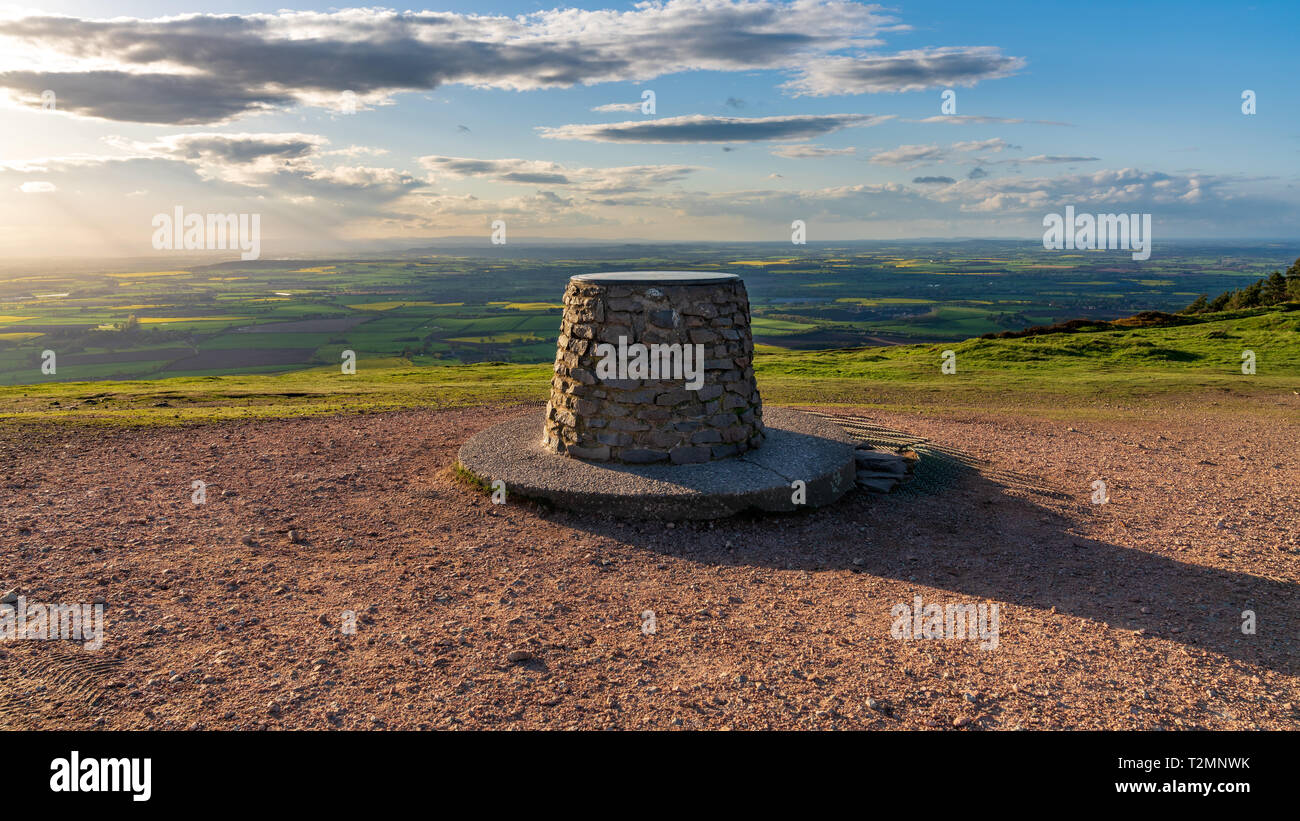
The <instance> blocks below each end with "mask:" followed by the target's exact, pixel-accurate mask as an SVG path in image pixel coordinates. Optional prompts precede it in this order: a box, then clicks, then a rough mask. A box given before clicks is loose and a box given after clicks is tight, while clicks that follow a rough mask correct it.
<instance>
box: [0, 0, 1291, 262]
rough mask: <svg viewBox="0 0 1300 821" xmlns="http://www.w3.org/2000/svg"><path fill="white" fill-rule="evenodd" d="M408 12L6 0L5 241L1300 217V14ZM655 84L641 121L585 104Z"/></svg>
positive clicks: (2, 64) (1229, 226) (928, 231)
mask: <svg viewBox="0 0 1300 821" xmlns="http://www.w3.org/2000/svg"><path fill="white" fill-rule="evenodd" d="M420 8H423V9H427V10H428V11H430V12H434V13H435V14H432V15H428V16H423V17H421V16H416V17H411V16H402V15H396V14H392V13H388V12H385V11H383V10H382V9H370V10H366V11H355V10H353V11H336V10H334V9H332V8H330V7H318V6H312V5H304V4H284V3H274V4H270V5H262V4H255V3H223V4H221V5H202V6H200V5H193V4H189V3H159V2H137V3H132V2H119V3H112V4H108V3H85V2H47V3H43V4H38V8H37V9H35V10H33V9H31V8H6V7H4V6H0V250H3V251H5V252H6V253H11V254H13V253H18V252H19V251H21V250H26V251H28V252H30V251H31V249H32V247H33V246H34V245H35V246H36V247H37V248H38V249H40V250H38V251H37V252H35V253H30V254H24V255H40V254H41V253H46V254H50V255H55V254H60V253H68V254H97V253H99V254H105V255H116V254H132V253H134V252H136V251H141V250H147V243H148V238H149V235H150V232H149V219H150V216H151V215H152V214H156V213H160V212H170V211H171V209H172V208H173V207H174V206H175V205H181V206H183V207H185V208H186V209H187V210H191V211H200V212H230V211H240V212H258V213H262V214H263V219H262V225H263V232H264V234H265V235H266V236H267V237H268V241H267V242H266V243H265V244H266V247H268V248H269V249H271V250H272V251H274V250H275V249H277V248H278V249H281V250H284V251H295V252H300V251H304V250H306V251H311V250H321V251H325V250H330V249H331V248H332V247H338V246H339V245H340V244H341V243H343V242H345V241H346V242H363V241H366V240H372V239H381V238H382V239H394V238H403V237H410V238H413V239H415V238H427V237H436V236H465V235H478V234H481V235H483V236H484V237H486V236H487V234H488V231H489V228H488V226H489V225H490V223H491V222H492V221H493V220H494V219H504V220H506V222H507V223H508V225H509V226H510V230H511V235H512V237H514V238H523V237H590V238H599V239H642V240H655V239H659V240H711V241H733V240H746V239H779V238H782V237H784V236H788V234H789V225H790V222H791V221H792V220H794V219H803V220H805V221H806V222H807V223H808V234H809V239H812V240H817V239H827V240H829V239H853V238H863V239H876V238H905V237H916V236H926V237H966V236H998V237H1024V238H1026V239H1033V238H1036V237H1039V236H1041V234H1042V228H1041V224H1042V222H1041V221H1042V218H1043V216H1044V214H1046V213H1049V212H1060V211H1062V210H1063V209H1064V207H1065V206H1066V205H1071V204H1072V205H1075V206H1076V208H1078V209H1079V210H1085V211H1096V212H1119V211H1128V212H1137V211H1140V212H1145V213H1151V214H1152V215H1153V219H1154V223H1155V225H1156V232H1157V234H1156V238H1157V242H1158V241H1159V239H1160V238H1162V237H1165V238H1176V237H1224V238H1247V237H1270V238H1284V239H1285V238H1290V237H1293V236H1294V234H1295V225H1296V224H1297V216H1300V208H1298V206H1300V189H1298V188H1297V183H1298V182H1300V173H1298V172H1300V162H1298V160H1300V95H1298V94H1297V92H1296V91H1295V84H1294V69H1293V66H1292V65H1291V64H1290V60H1289V56H1290V55H1291V54H1292V53H1293V50H1294V43H1293V40H1294V35H1295V32H1297V31H1300V10H1297V9H1298V8H1300V4H1295V3H1260V4H1255V5H1251V6H1246V7H1240V8H1233V7H1230V6H1226V5H1224V4H1208V3H1155V4H1145V5H1141V6H1135V5H1130V4H1125V3H1091V4H1087V6H1086V8H1085V9H1084V10H1082V11H1081V10H1080V9H1079V7H1078V6H1076V5H1073V4H1059V5H1058V4H1044V3H1019V2H1000V3H997V4H972V3H940V2H924V3H907V4H904V5H897V6H870V5H865V4H856V3H842V2H813V1H812V0H802V1H800V0H796V2H794V3H782V2H777V0H753V1H752V2H736V0H672V2H668V3H664V4H657V5H654V6H647V5H640V6H637V5H634V4H627V3H600V2H596V3H586V4H582V5H579V6H575V7H563V8H564V9H567V11H564V10H554V7H552V6H549V5H543V4H535V3H518V2H508V3H493V4H466V3H450V4H437V5H428V6H423V7H420ZM278 9H289V10H296V11H300V12H304V13H303V14H296V15H295V14H287V15H284V14H279V13H278V12H277V10H278ZM188 14H196V15H200V16H198V17H191V18H184V17H178V15H188ZM475 15H477V16H475ZM520 15H522V17H521V16H520ZM110 18H111V22H108V21H109V19H110ZM159 18H161V19H159ZM453 32H454V33H453ZM354 88H355V91H354V90H353V89H354ZM46 89H49V90H52V91H54V92H55V99H56V103H55V107H54V110H53V111H49V110H42V107H41V97H40V94H41V92H42V91H43V90H46ZM646 89H649V90H652V91H653V92H654V94H655V96H656V99H655V103H656V111H655V113H654V114H653V115H651V116H647V115H645V114H643V113H642V112H641V111H640V110H639V108H638V109H634V110H627V111H596V110H593V109H597V108H598V107H600V106H607V105H609V104H620V103H621V104H631V103H639V102H640V99H641V93H642V91H643V90H646ZM945 89H953V90H954V91H955V93H956V113H957V115H958V116H957V118H947V119H944V118H942V116H941V111H940V104H941V96H940V95H941V93H942V92H943V91H944V90H945ZM1244 89H1251V90H1253V91H1254V92H1255V93H1256V95H1257V113H1255V114H1254V115H1253V116H1247V115H1244V114H1243V113H1242V111H1241V104H1242V103H1241V94H1242V91H1243V90H1244ZM345 95H355V96H353V97H352V99H353V100H356V101H357V105H356V110H355V113H350V109H349V107H348V105H347V96H345ZM620 123H622V124H625V125H623V126H618V127H615V128H613V129H608V128H603V126H608V125H611V124H620ZM142 245H143V246H144V248H141V246H142Z"/></svg>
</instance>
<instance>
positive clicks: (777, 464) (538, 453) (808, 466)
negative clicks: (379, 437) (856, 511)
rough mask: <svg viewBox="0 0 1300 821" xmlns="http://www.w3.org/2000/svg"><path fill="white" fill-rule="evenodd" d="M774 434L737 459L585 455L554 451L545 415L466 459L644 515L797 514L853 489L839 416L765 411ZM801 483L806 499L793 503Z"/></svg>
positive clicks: (495, 475)
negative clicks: (623, 459) (548, 444)
mask: <svg viewBox="0 0 1300 821" xmlns="http://www.w3.org/2000/svg"><path fill="white" fill-rule="evenodd" d="M763 423H764V427H765V428H766V432H767V440H766V441H765V442H764V443H763V446H762V447H760V448H758V449H757V450H752V451H748V452H746V453H745V454H743V455H741V456H737V457H735V458H732V459H723V460H720V461H716V462H705V463H702V464H694V465H669V464H653V465H625V464H612V463H608V462H585V461H582V460H580V459H574V458H571V457H568V456H560V455H558V454H555V453H551V452H549V451H548V450H547V449H546V448H545V446H544V445H543V444H542V414H541V413H536V414H533V413H529V414H526V415H524V416H520V417H517V418H515V419H511V420H509V421H507V422H502V423H501V424H499V425H493V426H492V427H490V428H488V429H487V430H483V431H480V432H479V433H477V434H475V435H474V436H473V437H472V438H471V439H470V440H469V441H468V442H466V443H465V444H464V445H463V446H462V447H461V449H460V457H459V461H460V465H461V466H462V467H463V468H465V469H466V470H468V471H469V472H470V473H472V474H474V476H476V477H478V478H479V479H482V480H485V481H487V482H489V483H491V482H493V481H495V480H497V479H500V480H502V481H504V482H505V487H506V493H507V495H509V494H517V495H519V496H524V497H527V498H533V499H542V500H545V501H548V502H550V503H552V504H554V505H556V506H557V507H563V508H567V509H570V510H578V511H582V512H588V513H595V514H608V515H612V516H621V517H627V518H642V519H664V520H672V519H717V518H721V517H723V516H730V515H732V514H735V513H739V512H741V511H743V510H748V509H751V508H752V509H757V510H763V511H777V512H791V511H795V510H800V509H803V508H809V507H820V506H822V505H827V504H830V503H831V502H834V501H835V500H837V499H839V498H840V497H841V496H843V495H844V494H845V493H847V492H848V491H849V490H850V489H851V488H852V487H853V486H854V477H855V475H856V474H855V462H854V458H853V445H854V442H853V439H851V438H850V437H849V436H848V434H846V433H845V432H844V431H843V429H841V428H840V427H839V426H838V425H836V424H835V423H834V422H831V421H829V420H826V419H820V418H818V417H816V416H811V415H809V414H806V413H800V412H799V411H794V410H788V409H786V408H774V407H770V406H769V407H765V408H763ZM795 481H803V482H804V483H805V486H806V499H805V500H804V502H803V504H796V503H795V501H794V498H793V497H794V495H795V492H796V491H795V488H794V487H792V486H791V485H792V483H794V482H795Z"/></svg>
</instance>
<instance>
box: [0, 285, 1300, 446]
mask: <svg viewBox="0 0 1300 821" xmlns="http://www.w3.org/2000/svg"><path fill="white" fill-rule="evenodd" d="M947 350H951V351H952V352H953V353H954V354H955V357H956V365H957V372H956V373H955V374H944V373H942V372H941V370H940V364H941V362H942V357H943V352H944V351H947ZM1246 350H1250V351H1253V352H1254V354H1255V357H1256V373H1255V374H1253V375H1246V374H1243V373H1242V362H1243V360H1242V352H1243V351H1246ZM757 370H758V375H759V387H760V389H761V390H762V392H763V397H764V400H765V401H766V402H769V403H773V404H778V403H779V404H801V403H809V404H814V403H815V404H854V405H869V406H878V407H883V408H890V409H898V410H926V409H936V408H945V409H952V408H962V407H969V408H989V407H998V408H1004V409H1008V410H1014V409H1018V408H1023V409H1026V410H1030V411H1033V412H1035V413H1046V414H1052V413H1067V412H1068V413H1070V414H1073V415H1077V414H1078V413H1079V411H1080V409H1081V408H1084V409H1091V411H1090V412H1097V411H1098V410H1099V409H1100V408H1104V407H1106V406H1111V407H1114V406H1116V405H1119V404H1124V403H1129V404H1131V403H1151V402H1161V401H1184V400H1187V399H1191V398H1194V397H1196V396H1197V395H1200V396H1202V397H1203V395H1204V393H1205V392H1206V391H1210V392H1211V393H1212V394H1214V395H1215V396H1216V397H1219V398H1221V399H1223V400H1225V401H1226V404H1225V408H1227V407H1230V406H1232V405H1234V404H1235V402H1234V401H1233V400H1234V399H1235V400H1237V401H1240V402H1249V403H1252V408H1253V409H1256V410H1259V411H1263V412H1273V411H1276V412H1285V413H1294V407H1295V401H1294V400H1295V398H1296V397H1297V394H1296V391H1297V390H1300V305H1297V304H1291V305H1285V306H1281V307H1277V308H1271V309H1254V310H1246V311H1236V312H1230V313H1219V314H1209V315H1200V316H1197V317H1195V318H1193V319H1192V320H1191V321H1189V322H1188V323H1187V324H1183V325H1178V326H1172V327H1132V328H1114V329H1108V330H1092V331H1087V330H1085V331H1080V332H1076V333H1064V332H1063V333H1049V334H1041V335H1037V336H1029V337H1024V338H1019V339H968V340H966V341H964V342H954V343H943V344H938V345H903V346H897V347H888V348H879V347H877V348H857V349H849V350H835V351H808V352H779V353H760V354H759V355H758V357H757ZM549 377H550V368H549V366H546V365H516V364H499V363H484V364H477V365H448V366H435V367H429V366H423V367H414V366H412V365H410V363H408V362H405V361H403V360H400V359H369V360H367V359H362V360H361V361H360V362H359V363H358V368H357V373H356V374H355V375H343V374H341V373H340V372H339V370H338V368H336V367H330V368H320V369H315V370H305V371H295V372H291V373H285V374H279V375H267V374H234V375H228V376H202V377H180V378H173V379H162V380H147V381H120V382H51V383H48V384H44V385H21V386H13V387H0V419H24V420H45V421H50V422H100V423H106V424H185V423H192V422H208V421H220V420H230V419H249V418H258V417H285V416H308V415H318V414H330V413H368V412H375V411H382V410H394V409H401V408H413V407H451V406H457V405H474V404H481V403H489V402H494V403H500V402H514V401H532V400H540V399H544V398H545V397H546V392H547V384H548V380H549ZM1270 397H1272V398H1273V399H1274V400H1275V401H1269V398H1270ZM1261 400H1262V401H1261ZM1216 401H1218V400H1217V399H1216Z"/></svg>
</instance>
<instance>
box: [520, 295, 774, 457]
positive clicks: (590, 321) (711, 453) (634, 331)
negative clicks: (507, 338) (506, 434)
mask: <svg viewBox="0 0 1300 821" xmlns="http://www.w3.org/2000/svg"><path fill="white" fill-rule="evenodd" d="M620 338H621V339H620ZM620 342H621V343H622V345H620ZM601 343H608V344H609V346H610V348H603V349H602V350H603V352H604V353H605V354H606V355H610V354H609V352H610V350H611V349H613V350H614V351H621V350H626V349H628V348H630V347H631V346H634V345H637V344H640V345H644V346H647V348H650V347H651V346H661V348H660V349H661V350H662V346H673V345H676V346H680V348H679V350H684V349H685V348H686V347H687V346H690V347H691V351H690V353H691V354H695V353H702V354H703V357H702V359H703V361H702V362H698V361H695V364H696V365H697V367H699V368H702V371H703V381H702V383H699V384H698V389H692V388H691V387H690V380H689V379H685V378H683V377H676V378H675V377H674V374H673V373H658V374H657V376H658V378H656V379H650V378H610V377H611V370H610V369H611V367H612V366H613V365H614V364H615V363H612V362H605V363H601V360H603V359H604V358H605V357H604V356H598V354H597V346H598V345H601ZM633 350H635V349H633ZM652 350H653V349H652ZM753 357H754V343H753V339H752V337H751V336H750V330H749V296H748V294H747V293H746V292H745V284H744V282H743V281H742V280H741V279H740V277H738V276H736V275H734V274H708V273H694V272H659V271H649V272H630V273H622V274H584V275H579V276H575V277H573V278H571V279H570V280H569V286H568V288H567V289H566V290H565V292H564V318H563V321H562V322H561V325H560V338H559V341H558V342H557V344H556V353H555V376H554V377H553V378H552V379H551V399H550V402H548V403H547V406H546V424H545V434H544V439H543V441H544V443H545V445H546V446H547V447H548V448H549V449H551V450H553V451H555V452H556V453H560V454H565V455H567V456H571V457H575V458H578V459H589V460H598V461H609V462H621V463H626V464H646V463H651V462H670V463H673V464H688V463H697V462H708V461H711V460H714V459H725V458H727V457H731V456H735V455H737V454H740V453H743V452H744V451H746V450H749V449H750V448H756V447H758V446H759V445H761V444H762V443H763V438H764V434H763V405H762V400H761V399H760V398H759V395H758V387H757V385H756V384H755V382H754V368H753ZM615 358H616V359H619V358H620V357H618V356H615ZM624 361H626V360H624ZM661 370H664V371H667V370H669V369H668V368H666V367H665V368H662V369H661ZM614 374H615V375H618V374H619V372H618V371H614ZM623 374H624V375H627V376H629V377H630V376H632V375H634V374H635V375H637V376H643V375H644V374H642V373H640V372H636V371H625V372H623ZM697 383H698V378H697Z"/></svg>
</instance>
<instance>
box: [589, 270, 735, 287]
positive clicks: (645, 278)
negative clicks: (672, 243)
mask: <svg viewBox="0 0 1300 821" xmlns="http://www.w3.org/2000/svg"><path fill="white" fill-rule="evenodd" d="M570 279H576V280H578V281H579V282H596V283H600V284H604V285H719V284H721V283H723V282H735V281H736V280H738V279H740V277H738V276H736V275H735V274H711V273H709V272H708V271H611V272H610V273H607V274H575V275H574V276H572V277H570Z"/></svg>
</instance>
